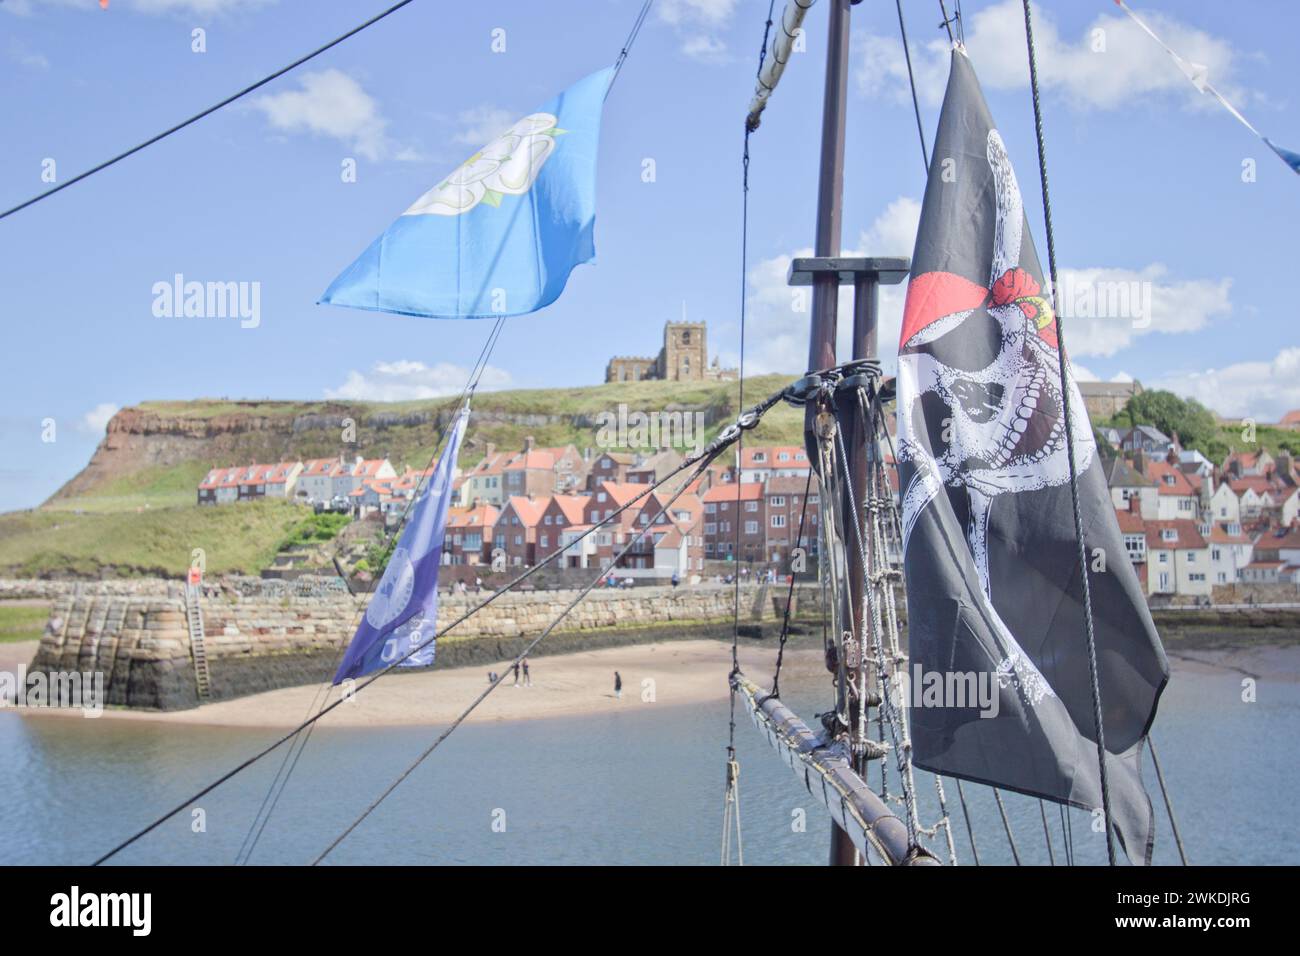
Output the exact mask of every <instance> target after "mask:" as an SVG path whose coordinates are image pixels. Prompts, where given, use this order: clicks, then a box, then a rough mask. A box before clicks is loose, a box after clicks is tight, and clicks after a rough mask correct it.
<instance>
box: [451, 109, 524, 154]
mask: <svg viewBox="0 0 1300 956" xmlns="http://www.w3.org/2000/svg"><path fill="white" fill-rule="evenodd" d="M517 119H519V117H518V116H516V115H515V114H514V113H511V112H509V111H508V110H502V109H497V108H496V107H495V106H478V107H475V108H474V109H472V110H462V111H461V112H460V113H459V114H458V115H457V117H456V121H457V124H458V125H459V126H460V129H459V130H458V131H457V132H456V133H455V134H454V135H453V136H452V137H451V140H452V142H453V143H462V144H464V145H466V146H473V147H475V148H478V147H480V146H486V145H487V144H488V143H490V142H492V140H494V139H496V138H497V137H498V136H500V135H501V134H502V133H504V132H505V131H506V130H508V129H509V128H510V127H511V126H512V125H513V124H514V122H515V120H517Z"/></svg>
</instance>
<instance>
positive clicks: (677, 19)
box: [657, 0, 736, 27]
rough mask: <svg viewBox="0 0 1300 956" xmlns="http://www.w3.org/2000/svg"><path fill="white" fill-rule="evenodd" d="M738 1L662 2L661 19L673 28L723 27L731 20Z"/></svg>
mask: <svg viewBox="0 0 1300 956" xmlns="http://www.w3.org/2000/svg"><path fill="white" fill-rule="evenodd" d="M735 9H736V0H662V2H660V4H659V6H658V7H657V11H658V14H659V19H660V20H662V21H663V22H664V23H670V24H672V25H673V26H681V25H684V24H685V25H690V24H701V23H702V24H707V25H709V26H715V27H716V26H722V25H723V24H725V23H727V22H728V21H730V20H731V14H732V13H733V12H734V11H735Z"/></svg>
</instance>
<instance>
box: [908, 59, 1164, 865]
mask: <svg viewBox="0 0 1300 956" xmlns="http://www.w3.org/2000/svg"><path fill="white" fill-rule="evenodd" d="M1044 285H1045V283H1044V281H1043V273H1042V269H1041V268H1040V266H1039V263H1038V256H1037V254H1036V253H1035V252H1034V245H1033V241H1032V239H1031V238H1030V234H1029V228H1028V224H1027V222H1026V220H1025V214H1024V210H1023V207H1022V204H1021V198H1020V188H1019V186H1018V184H1017V182H1016V176H1015V173H1014V172H1013V171H1012V168H1011V163H1010V161H1009V160H1008V158H1007V151H1006V147H1005V146H1004V144H1003V142H1002V137H1001V136H1000V135H999V133H998V131H997V129H996V127H995V126H994V125H993V119H992V117H991V116H990V115H989V110H988V105H987V104H986V103H985V102H984V96H983V94H982V93H981V92H980V88H979V82H978V80H976V78H975V73H974V70H973V69H972V68H971V65H970V62H969V61H968V60H967V58H966V55H965V53H964V52H961V51H960V50H956V51H954V53H953V56H952V70H951V73H950V74H949V77H948V90H947V93H946V94H945V96H944V102H943V112H942V115H941V116H940V119H939V132H938V136H937V138H936V140H935V145H934V154H933V158H932V161H931V165H930V179H929V182H928V184H927V185H926V190H925V203H924V206H923V207H922V211H921V225H920V229H919V231H918V233H917V237H916V251H915V253H914V254H913V257H912V279H911V282H910V283H909V285H908V289H907V305H906V307H905V310H904V317H903V331H902V337H901V341H900V344H899V356H898V431H899V440H900V441H899V450H898V461H899V476H900V481H901V486H900V487H901V495H902V508H903V523H904V533H905V542H906V544H905V548H906V556H905V565H904V567H905V573H906V580H907V598H908V613H909V616H910V620H909V625H908V633H909V644H910V652H911V673H910V674H909V675H908V677H909V679H910V682H911V698H912V700H911V701H910V703H911V704H912V710H911V719H912V727H913V738H914V746H915V762H916V764H917V766H920V767H923V768H925V769H927V770H931V771H934V772H936V773H945V774H951V775H952V776H955V777H962V778H965V779H967V780H974V781H978V782H981V783H986V784H991V785H993V786H997V787H1004V788H1006V789H1008V790H1014V791H1017V792H1020V793H1025V794H1030V795H1033V796H1039V797H1045V798H1047V799H1049V800H1056V801H1060V802H1065V803H1070V804H1072V805H1074V806H1078V807H1085V808H1088V809H1096V808H1100V807H1101V806H1102V794H1101V779H1100V773H1099V769H1098V761H1097V745H1096V730H1095V728H1096V721H1095V719H1094V713H1093V695H1092V687H1091V682H1090V679H1089V667H1088V645H1087V638H1086V630H1085V624H1084V608H1083V598H1082V582H1081V578H1080V574H1081V572H1082V569H1081V568H1080V567H1079V557H1078V544H1077V541H1076V538H1075V527H1074V513H1073V509H1072V506H1071V501H1070V484H1069V482H1070V472H1069V464H1068V459H1067V451H1066V435H1065V418H1064V412H1063V405H1064V403H1063V402H1062V394H1061V383H1060V376H1059V371H1058V367H1057V362H1058V351H1057V348H1058V347H1057V337H1056V318H1055V315H1054V314H1053V311H1052V306H1051V303H1050V302H1049V300H1048V295H1047V293H1046V292H1045V291H1044ZM1069 388H1070V401H1069V405H1070V415H1071V419H1072V421H1071V424H1072V426H1073V431H1074V439H1075V441H1074V447H1075V457H1076V463H1077V467H1078V474H1079V495H1080V504H1081V508H1082V514H1083V523H1084V536H1085V542H1086V545H1087V553H1088V555H1089V561H1088V565H1089V567H1088V570H1087V573H1088V574H1089V581H1090V584H1091V588H1092V605H1093V612H1094V620H1095V625H1096V648H1097V663H1098V673H1099V681H1100V692H1101V703H1102V707H1103V724H1102V726H1103V730H1104V734H1105V741H1106V749H1107V762H1106V772H1107V777H1108V783H1109V789H1110V797H1111V812H1112V823H1113V825H1114V827H1115V830H1116V833H1117V835H1118V837H1119V839H1120V841H1121V842H1122V844H1123V846H1124V849H1125V852H1126V853H1127V854H1128V856H1129V859H1130V860H1132V861H1133V862H1134V863H1149V862H1150V859H1151V849H1152V839H1153V833H1154V819H1153V814H1152V810H1151V801H1150V799H1149V798H1148V797H1147V794H1146V791H1145V790H1144V788H1143V786H1142V779H1141V774H1140V770H1139V762H1140V758H1141V750H1142V745H1143V743H1144V742H1145V739H1146V733H1147V730H1148V728H1149V727H1150V725H1151V721H1152V720H1153V719H1154V717H1155V712H1156V703H1157V701H1158V700H1159V697H1160V693H1161V691H1162V690H1163V689H1164V686H1165V683H1166V682H1167V681H1168V679H1169V666H1168V663H1167V661H1166V660H1165V655H1164V650H1163V649H1162V648H1161V646H1160V639H1159V637H1158V636H1157V634H1156V631H1155V627H1154V625H1153V624H1152V622H1151V614H1150V612H1149V611H1148V609H1147V605H1146V601H1145V599H1144V598H1143V595H1142V589H1141V587H1140V586H1139V584H1138V579H1137V575H1136V573H1135V572H1134V570H1133V567H1132V565H1131V564H1130V563H1129V559H1128V556H1127V553H1126V551H1125V549H1124V542H1123V539H1122V537H1121V535H1120V532H1119V527H1118V524H1117V521H1116V518H1115V511H1114V508H1113V507H1112V505H1111V499H1110V494H1109V491H1108V489H1107V487H1106V482H1105V479H1104V476H1103V475H1102V470H1101V465H1100V462H1099V461H1098V460H1097V455H1096V447H1095V445H1094V442H1093V438H1092V428H1091V426H1090V425H1089V422H1088V416H1087V412H1086V410H1085V409H1084V404H1083V399H1082V397H1081V396H1080V394H1079V390H1078V388H1077V386H1076V385H1075V384H1074V381H1073V379H1072V378H1071V379H1070V381H1069ZM936 680H937V681H942V682H943V683H942V684H936V683H935V681H936ZM918 681H919V682H920V685H918ZM972 681H979V682H982V683H980V684H979V685H973V684H972V683H971V682H972ZM963 682H964V683H963ZM963 686H964V687H968V688H969V687H972V686H984V687H987V688H989V689H990V690H991V695H990V696H989V700H991V702H992V706H987V705H981V704H980V702H979V701H978V700H977V699H973V698H970V697H966V698H965V699H960V700H959V699H945V695H943V694H936V695H934V696H933V697H930V696H927V695H926V694H924V693H923V690H925V689H934V688H935V687H940V688H944V687H946V688H949V689H953V688H958V687H963ZM958 696H960V695H958V694H956V693H955V692H954V693H951V694H948V695H947V697H948V698H954V697H958Z"/></svg>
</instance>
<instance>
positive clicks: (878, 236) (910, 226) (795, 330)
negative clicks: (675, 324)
mask: <svg viewBox="0 0 1300 956" xmlns="http://www.w3.org/2000/svg"><path fill="white" fill-rule="evenodd" d="M920 218H921V204H920V203H919V202H918V201H917V200H915V199H913V198H911V197H909V196H900V197H899V198H897V199H895V200H894V201H893V202H891V203H890V204H889V205H888V206H886V207H885V209H884V211H883V212H881V214H880V215H879V216H878V217H876V219H875V221H874V222H872V224H871V225H870V226H869V227H868V228H867V229H865V230H863V231H862V233H861V234H860V235H859V236H858V240H857V242H856V243H855V244H854V245H855V247H856V248H853V249H846V250H844V252H843V255H845V256H868V255H869V256H910V255H911V254H912V247H913V245H914V244H915V240H916V230H917V226H918V224H919V223H920ZM811 255H812V250H811V249H808V248H803V249H797V250H794V251H792V252H791V253H789V254H786V255H779V256H774V257H772V258H770V259H765V260H762V261H761V262H759V263H757V264H756V265H755V266H753V267H752V268H751V269H750V272H749V293H748V294H749V298H748V301H747V317H746V324H747V326H748V328H747V333H748V334H747V337H746V339H747V343H752V344H749V345H748V346H747V352H746V355H745V372H746V374H761V373H765V372H799V371H801V370H803V367H804V363H805V361H806V356H807V352H808V344H807V341H808V340H807V336H808V325H809V321H810V314H811V313H810V310H811V302H812V296H811V292H810V290H808V289H807V288H806V287H800V288H792V287H790V286H789V285H788V284H787V282H786V277H787V274H788V272H789V268H790V260H791V259H794V258H799V257H803V256H811ZM1231 285H1232V280H1230V279H1226V278H1221V279H1189V280H1178V279H1171V278H1170V277H1169V276H1168V269H1166V267H1165V266H1163V265H1161V264H1160V263H1153V264H1151V265H1148V266H1146V267H1144V268H1141V269H1113V268H1085V269H1063V270H1062V271H1061V297H1060V299H1059V308H1060V310H1061V313H1062V326H1063V328H1064V331H1065V340H1066V346H1067V348H1068V349H1069V352H1070V354H1071V355H1072V356H1074V357H1075V358H1079V357H1086V356H1101V357H1109V356H1112V355H1114V354H1116V353H1117V352H1120V351H1122V350H1124V349H1126V348H1129V347H1131V346H1134V345H1135V344H1138V345H1140V344H1141V343H1140V342H1139V340H1141V339H1143V338H1144V337H1145V336H1147V335H1150V334H1152V333H1157V332H1159V333H1164V334H1167V335H1173V334H1179V333H1188V332H1196V331H1199V330H1200V329H1203V328H1205V327H1206V326H1207V325H1209V324H1210V323H1211V322H1212V321H1213V320H1214V319H1216V318H1219V317H1222V316H1225V315H1228V314H1229V313H1230V312H1231V310H1232V304H1231V301H1230V298H1229V291H1230V289H1231ZM906 295H907V289H906V286H905V285H901V284H900V285H892V286H891V285H887V286H882V287H881V288H880V331H879V343H880V352H881V357H882V358H883V359H884V364H885V367H886V369H887V370H892V368H893V365H894V356H895V354H896V351H897V349H896V346H897V343H898V336H899V332H900V330H901V328H902V317H903V302H904V300H905V299H906ZM839 301H840V306H839V314H840V321H839V329H838V330H839V343H838V348H839V354H840V355H845V356H847V355H849V354H851V353H850V348H851V342H850V336H851V330H852V318H851V317H852V315H853V294H852V291H851V289H850V288H848V287H844V286H842V287H841V288H840V300H839ZM801 310H802V311H801ZM721 357H722V359H723V361H724V362H725V363H726V364H729V365H735V364H736V363H737V361H738V359H739V356H738V355H737V354H736V353H735V352H734V351H732V352H723V354H722V356H721ZM1075 370H1076V374H1077V377H1078V378H1079V379H1080V380H1087V379H1091V380H1095V379H1096V378H1097V376H1095V375H1094V374H1093V373H1092V372H1091V371H1089V370H1088V369H1087V368H1085V367H1082V366H1079V365H1077V364H1076V365H1075ZM1130 377H1131V376H1129V375H1128V373H1126V372H1121V373H1120V374H1119V375H1117V376H1114V377H1112V378H1111V381H1126V380H1128V379H1129V378H1130Z"/></svg>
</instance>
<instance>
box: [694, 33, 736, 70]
mask: <svg viewBox="0 0 1300 956" xmlns="http://www.w3.org/2000/svg"><path fill="white" fill-rule="evenodd" d="M682 52H683V53H684V54H686V55H687V56H688V57H690V58H691V59H692V60H699V61H700V62H701V63H730V62H731V60H732V56H731V52H730V51H729V50H728V49H727V44H726V43H724V42H723V41H722V40H719V39H718V38H717V37H715V36H709V35H708V34H705V33H697V34H693V35H691V36H688V37H687V38H686V39H684V40H683V41H682Z"/></svg>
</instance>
